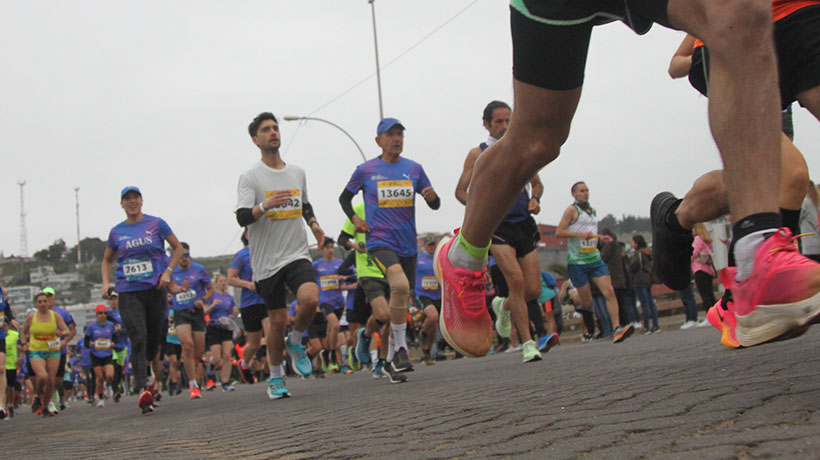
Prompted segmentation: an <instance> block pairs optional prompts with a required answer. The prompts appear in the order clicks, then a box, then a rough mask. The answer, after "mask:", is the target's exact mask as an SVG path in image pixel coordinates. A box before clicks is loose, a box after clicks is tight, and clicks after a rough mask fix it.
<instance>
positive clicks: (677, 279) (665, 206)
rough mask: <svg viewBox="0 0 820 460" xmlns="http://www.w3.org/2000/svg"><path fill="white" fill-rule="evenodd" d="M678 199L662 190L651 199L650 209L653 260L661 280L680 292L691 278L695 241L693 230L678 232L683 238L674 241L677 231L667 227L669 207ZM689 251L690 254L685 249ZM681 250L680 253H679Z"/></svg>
mask: <svg viewBox="0 0 820 460" xmlns="http://www.w3.org/2000/svg"><path fill="white" fill-rule="evenodd" d="M677 201H678V198H677V197H675V195H673V194H671V193H669V192H661V193H659V194H657V195H655V198H653V199H652V205H651V206H650V208H649V216H650V222H651V224H652V260H653V262H654V264H655V268H656V269H657V271H658V275H660V278H661V280H662V281H663V283H664V284H666V285H667V286H668V287H670V288H671V289H674V290H676V291H680V290H682V289H685V288H686V286H689V283H690V282H691V281H692V264H691V257H692V241H694V237H693V236H692V235H691V233H690V234H689V235H688V236H686V235H679V236H680V240H681V241H675V236H676V235H674V234H671V233H672V231H671V229H669V228H668V227H667V224H666V215H667V214H668V213H669V210H670V208H671V207H672V206H673V205H674V204H675V203H676V202H677ZM686 250H688V254H684V252H683V251H686ZM678 251H679V252H680V256H679V257H676V256H678V254H676V252H678Z"/></svg>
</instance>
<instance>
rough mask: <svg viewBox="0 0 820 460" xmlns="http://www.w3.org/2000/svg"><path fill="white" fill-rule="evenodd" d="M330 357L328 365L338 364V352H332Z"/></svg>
mask: <svg viewBox="0 0 820 460" xmlns="http://www.w3.org/2000/svg"><path fill="white" fill-rule="evenodd" d="M328 357H329V358H330V362H328V364H334V363H335V362H336V350H330V353H328Z"/></svg>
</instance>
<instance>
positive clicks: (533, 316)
mask: <svg viewBox="0 0 820 460" xmlns="http://www.w3.org/2000/svg"><path fill="white" fill-rule="evenodd" d="M527 314H528V315H527V316H529V318H530V322H531V323H532V325H533V326H532V327H531V330H530V335H533V336H535V335H537V336H538V337H544V336H546V335H547V329H546V328H544V314H543V313H542V312H541V305H539V304H538V299H536V300H530V301H529V302H527Z"/></svg>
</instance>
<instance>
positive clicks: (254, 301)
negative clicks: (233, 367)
mask: <svg viewBox="0 0 820 460" xmlns="http://www.w3.org/2000/svg"><path fill="white" fill-rule="evenodd" d="M241 240H242V244H243V246H244V247H243V248H242V249H240V250H239V252H237V253H236V254H235V255H234V257H233V261H232V262H231V268H229V269H228V285H229V286H233V287H238V288H242V297H241V299H240V307H239V308H240V310H239V311H240V314H239V316H240V317H241V318H242V326H243V328H244V329H245V340H246V343H247V345H246V346H245V349H244V351H243V352H242V359H240V360H239V369H240V371H242V373H243V374H244V378H245V380H247V381H249V382H250V383H253V375H252V374H251V361H252V360H253V359H254V357H255V356H256V354H257V352H258V351H259V350H261V349H262V348H261V347H262V341H263V340H266V338H267V337H270V319H269V318H268V312H267V309H266V308H265V300H264V299H263V298H262V297H261V296H260V295H259V294H257V293H256V284H255V283H254V282H253V270H252V269H251V252H250V249H249V248H248V229H247V227H246V228H245V229H244V230H243V231H242V237H241ZM263 333H264V334H263ZM264 348H265V352H264V353H267V346H265V347H264ZM264 353H263V354H264Z"/></svg>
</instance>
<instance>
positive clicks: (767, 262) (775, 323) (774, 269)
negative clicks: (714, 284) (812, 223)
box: [721, 228, 820, 347]
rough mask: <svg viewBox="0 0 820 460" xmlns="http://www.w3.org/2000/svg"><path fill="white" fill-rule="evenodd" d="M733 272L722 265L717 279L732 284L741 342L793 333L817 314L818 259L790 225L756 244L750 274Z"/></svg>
mask: <svg viewBox="0 0 820 460" xmlns="http://www.w3.org/2000/svg"><path fill="white" fill-rule="evenodd" d="M736 273H737V269H735V268H734V267H729V268H727V269H725V270H722V271H721V281H722V282H723V284H724V286H726V288H727V289H731V290H732V296H733V300H734V302H733V303H732V304H730V305H731V306H730V309H729V311H731V312H732V313H734V315H735V319H736V320H737V327H736V330H735V333H736V336H737V340H738V343H740V345H742V346H744V347H751V346H754V345H759V344H761V343H766V342H769V341H772V340H776V339H788V338H792V337H797V336H799V335H802V334H803V333H804V332H806V330H807V329H808V328H809V326H810V325H811V324H812V323H813V322H815V321H816V320H817V319H818V318H820V264H818V263H817V262H814V261H812V260H811V259H808V258H806V257H804V256H802V255H801V254H800V253H799V252H798V251H797V248H796V247H795V244H794V237H792V234H791V232H790V231H789V230H788V229H786V228H781V229H779V230H778V231H777V232H776V233H775V234H774V235H772V236H771V237H769V238H768V239H767V240H766V241H764V242H763V244H761V245H760V247H759V248H757V251H756V252H755V255H754V271H753V272H752V275H751V276H749V278H747V279H745V280H744V281H742V282H738V281H737V280H736V277H735V275H736Z"/></svg>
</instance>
